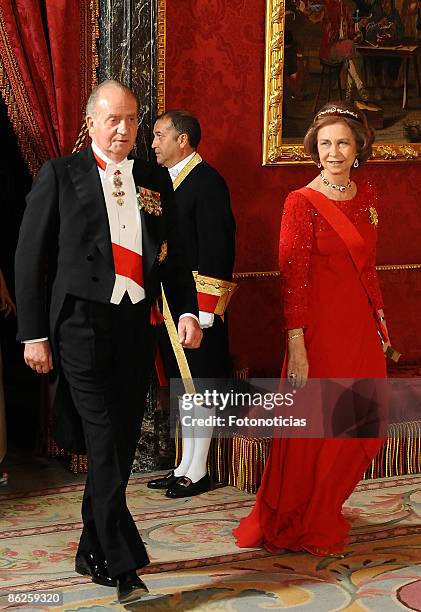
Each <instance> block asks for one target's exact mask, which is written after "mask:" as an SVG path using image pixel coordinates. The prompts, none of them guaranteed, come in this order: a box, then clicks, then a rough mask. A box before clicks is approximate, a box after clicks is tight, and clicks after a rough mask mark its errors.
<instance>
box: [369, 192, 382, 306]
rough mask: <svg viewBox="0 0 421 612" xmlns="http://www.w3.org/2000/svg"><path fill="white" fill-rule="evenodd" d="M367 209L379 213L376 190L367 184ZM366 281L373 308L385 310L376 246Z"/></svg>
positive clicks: (371, 255)
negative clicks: (377, 265)
mask: <svg viewBox="0 0 421 612" xmlns="http://www.w3.org/2000/svg"><path fill="white" fill-rule="evenodd" d="M367 207H368V208H369V209H371V208H374V209H375V210H376V216H377V211H378V196H377V190H376V188H375V187H374V186H373V185H372V184H371V183H368V184H367ZM366 279H367V288H368V291H369V293H370V299H371V303H372V304H373V307H374V308H375V309H376V310H378V309H379V308H383V298H382V293H381V290H380V285H379V279H378V276H377V271H376V245H375V244H374V246H373V248H372V251H371V253H370V255H369V258H368V262H367V267H366Z"/></svg>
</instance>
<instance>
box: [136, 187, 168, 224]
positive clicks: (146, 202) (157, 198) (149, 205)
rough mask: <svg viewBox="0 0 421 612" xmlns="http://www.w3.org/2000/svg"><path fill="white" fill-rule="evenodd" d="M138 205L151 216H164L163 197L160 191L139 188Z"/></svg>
mask: <svg viewBox="0 0 421 612" xmlns="http://www.w3.org/2000/svg"><path fill="white" fill-rule="evenodd" d="M137 189H138V192H137V204H138V206H139V209H140V210H142V209H143V210H144V211H145V212H147V213H149V214H150V215H156V216H157V217H159V216H160V215H162V208H161V195H160V193H159V192H158V191H152V189H146V187H138V188H137Z"/></svg>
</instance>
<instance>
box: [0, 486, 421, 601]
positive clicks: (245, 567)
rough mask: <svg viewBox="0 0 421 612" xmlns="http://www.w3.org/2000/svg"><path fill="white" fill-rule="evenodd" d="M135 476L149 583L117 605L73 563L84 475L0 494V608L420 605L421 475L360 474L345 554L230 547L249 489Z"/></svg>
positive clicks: (132, 500)
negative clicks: (26, 599)
mask: <svg viewBox="0 0 421 612" xmlns="http://www.w3.org/2000/svg"><path fill="white" fill-rule="evenodd" d="M148 478H150V475H149V476H148V477H146V476H141V477H134V478H132V479H131V481H130V484H129V488H128V499H129V505H130V508H131V511H132V513H133V515H134V516H135V518H136V521H137V523H138V525H139V528H140V530H141V533H142V537H143V538H144V540H145V543H146V544H147V547H148V551H149V554H150V557H151V561H152V563H151V565H150V566H148V568H146V570H145V573H144V574H143V575H144V580H145V583H146V584H147V586H148V588H149V590H150V594H149V595H147V596H145V597H144V598H143V599H142V600H141V601H139V602H137V603H135V604H130V605H126V606H125V607H123V606H121V605H119V604H118V602H116V600H115V591H114V589H109V588H107V587H99V586H96V585H93V584H92V583H91V582H89V581H88V580H87V579H85V578H83V577H82V576H79V575H77V574H75V573H74V572H73V558H74V553H75V549H76V546H77V540H78V536H79V531H80V528H81V524H80V515H79V512H80V501H81V496H82V488H83V487H82V485H81V484H78V485H70V486H65V487H61V488H55V489H47V490H43V491H32V492H26V493H24V494H19V493H16V494H9V495H7V494H6V495H1V496H0V608H2V609H13V610H63V611H64V610H66V611H81V610H84V611H89V612H105V611H106V610H124V609H126V610H147V611H149V610H163V611H165V610H188V611H193V610H212V611H222V610H224V611H225V610H232V611H234V610H235V611H237V610H242V611H243V610H250V611H252V610H259V609H266V610H267V609H270V610H281V609H282V610H284V609H288V608H292V609H294V610H308V612H319V611H320V612H329V611H330V610H332V611H333V610H347V611H348V612H362V611H367V610H368V611H373V612H377V611H381V612H389V611H391V610H418V611H421V475H419V476H408V477H396V478H391V479H379V480H375V481H364V482H361V483H360V485H359V486H358V488H357V490H356V491H355V492H354V494H353V495H352V496H351V498H350V499H349V500H348V502H347V505H346V509H345V512H346V515H347V516H348V517H349V518H350V519H351V520H352V523H353V529H352V541H351V544H350V545H349V546H348V547H347V548H346V551H345V556H344V557H343V558H339V557H334V558H332V557H326V558H317V557H312V556H311V555H308V554H304V553H303V554H301V553H285V554H279V555H276V556H270V555H269V554H268V553H266V552H265V551H263V550H244V549H243V550H240V549H238V548H236V546H235V544H234V540H233V537H232V535H231V530H232V529H233V527H235V526H236V525H237V523H238V520H239V519H240V518H241V517H242V516H244V515H246V514H247V513H248V512H249V509H250V507H251V506H252V504H253V499H254V497H253V496H252V495H249V494H247V493H243V492H240V491H237V490H236V489H233V488H231V487H222V488H219V489H216V490H214V491H211V492H209V493H207V494H204V495H201V496H198V497H195V498H192V499H181V500H169V499H167V498H166V497H164V496H163V493H162V492H159V491H150V490H149V489H147V488H146V486H145V482H146V480H148ZM46 589H49V590H54V591H56V592H60V593H62V594H63V597H64V604H63V605H60V606H56V607H54V606H50V607H42V606H38V607H31V606H30V605H27V606H25V605H22V604H20V605H16V604H12V603H9V602H8V601H7V594H8V593H19V592H31V593H36V592H40V591H41V590H46Z"/></svg>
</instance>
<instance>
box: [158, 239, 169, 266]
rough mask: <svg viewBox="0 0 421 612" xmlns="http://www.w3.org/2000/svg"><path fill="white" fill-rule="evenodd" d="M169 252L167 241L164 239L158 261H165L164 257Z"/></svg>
mask: <svg viewBox="0 0 421 612" xmlns="http://www.w3.org/2000/svg"><path fill="white" fill-rule="evenodd" d="M167 253H168V245H167V241H166V240H164V242H163V243H162V244H161V250H160V251H159V255H158V263H160V264H161V263H162V262H163V261H164V259H165V258H166V256H167Z"/></svg>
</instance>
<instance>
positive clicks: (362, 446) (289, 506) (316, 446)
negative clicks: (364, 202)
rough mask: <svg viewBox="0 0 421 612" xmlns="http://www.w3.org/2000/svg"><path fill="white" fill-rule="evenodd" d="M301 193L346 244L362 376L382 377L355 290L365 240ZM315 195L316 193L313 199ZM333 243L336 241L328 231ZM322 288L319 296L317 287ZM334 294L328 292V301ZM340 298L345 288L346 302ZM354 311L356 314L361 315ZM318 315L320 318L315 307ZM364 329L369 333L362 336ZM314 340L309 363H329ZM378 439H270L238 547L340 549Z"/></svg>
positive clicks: (373, 336) (376, 345)
mask: <svg viewBox="0 0 421 612" xmlns="http://www.w3.org/2000/svg"><path fill="white" fill-rule="evenodd" d="M300 192H301V193H302V195H303V196H304V197H305V198H306V199H307V200H308V201H310V202H311V204H312V205H313V206H314V207H315V208H316V210H317V211H318V212H320V214H321V215H323V216H324V217H325V219H326V220H327V221H328V223H329V225H330V226H331V228H332V230H334V231H333V232H331V233H332V234H335V235H336V236H340V238H341V239H342V241H343V243H344V244H345V245H346V249H347V251H348V255H349V256H350V257H351V259H352V261H353V262H354V264H355V265H352V264H349V265H348V267H346V266H345V268H344V269H345V271H346V273H347V274H349V284H350V287H352V288H353V290H355V291H358V287H360V289H359V294H358V295H357V297H358V300H359V301H358V308H359V309H360V311H361V316H362V319H361V327H362V328H364V333H363V340H362V341H363V342H366V346H364V345H362V346H361V350H362V351H363V352H367V353H368V354H369V355H373V358H374V359H375V360H376V363H377V365H376V364H375V365H374V367H373V370H372V371H371V369H370V368H368V369H369V370H370V373H367V376H375V377H379V378H380V377H385V367H384V357H383V355H382V352H381V347H380V342H379V339H378V337H377V333H376V330H375V323H374V320H373V319H372V317H371V306H370V303H369V301H368V300H367V295H366V288H364V289H365V290H364V291H362V290H361V283H362V282H363V281H362V280H361V276H362V273H363V270H364V266H365V263H366V261H367V259H368V255H367V248H366V245H365V241H364V239H363V238H362V236H361V234H360V233H359V231H358V230H357V228H356V227H355V226H354V225H353V223H352V222H351V221H350V220H349V219H348V218H347V217H346V215H345V214H344V213H343V212H342V211H341V210H339V209H338V208H336V207H335V206H334V205H332V203H331V202H330V201H329V200H328V198H325V197H324V196H322V194H319V193H318V192H315V191H313V190H309V189H303V190H300ZM313 194H314V195H315V197H316V198H317V200H318V202H317V204H319V203H320V201H321V200H322V198H324V199H325V202H323V201H322V203H321V205H320V206H319V205H315V203H314V199H313ZM319 195H321V196H322V198H319V197H318V196H319ZM324 204H327V206H328V210H327V212H326V214H324V213H325V211H326V205H324ZM332 211H333V212H332ZM329 213H331V214H329ZM329 231H330V230H329ZM333 240H337V239H335V238H334V236H333V237H332V241H333ZM335 248H337V247H335ZM351 251H352V252H351ZM353 255H354V256H355V261H354V256H353ZM346 256H347V254H346V251H344V254H343V259H344V261H345V260H346ZM315 261H316V263H315V264H314V265H315V266H316V273H317V274H319V272H320V270H321V268H320V265H322V266H323V265H325V264H323V263H322V264H320V263H319V262H320V261H323V260H322V258H321V257H320V256H319V258H317V257H316V258H315ZM345 264H346V261H345ZM327 265H329V264H327ZM317 266H318V268H317ZM356 277H358V278H359V280H357V278H356ZM316 279H318V280H320V282H321V283H322V282H323V278H321V279H319V277H318V276H316ZM342 284H343V283H342ZM325 290H326V292H329V291H331V292H335V291H337V290H338V287H331V288H329V287H326V288H325ZM321 293H322V294H323V291H321ZM364 296H365V297H364ZM334 297H335V296H334V295H333V293H332V298H334ZM346 298H347V294H346V293H345V295H344V300H345V299H346ZM364 302H365V305H364ZM358 308H357V314H356V316H359V314H358V312H360V311H358ZM361 308H362V310H361ZM351 311H352V309H351ZM317 316H318V317H319V319H318V320H319V321H320V316H321V315H320V313H319V312H317ZM326 318H327V315H325V318H324V320H323V324H324V325H325V330H326V329H327V330H329V322H327V323H326ZM367 329H368V331H369V332H370V333H369V334H366V333H365V331H366V330H367ZM310 333H311V334H313V330H310V329H308V330H307V331H306V342H307V334H309V335H310ZM334 333H335V332H332V334H334ZM347 333H348V334H349V336H350V337H349V338H348V337H347ZM326 334H327V335H328V334H329V331H327V332H324V333H323V334H319V337H320V336H321V337H322V338H323V339H325V338H326ZM315 335H316V334H313V336H315ZM343 336H344V338H339V337H338V340H337V341H338V342H344V343H345V344H346V343H347V342H352V341H353V340H354V338H353V337H352V331H349V332H348V330H346V329H345V330H343ZM329 340H331V338H329ZM317 342H318V344H317ZM317 342H316V343H315V345H314V346H313V347H312V348H311V349H310V351H309V362H310V364H311V363H312V362H314V361H317V360H319V361H320V362H323V360H324V359H325V358H327V357H328V359H327V362H328V363H332V360H333V361H335V355H334V356H333V359H332V356H331V355H325V354H324V352H323V350H326V349H324V347H323V346H322V345H321V344H320V341H319V340H317ZM333 345H334V342H333ZM366 349H367V350H366ZM338 354H339V357H338V359H340V351H339V352H338ZM382 360H383V361H382ZM344 367H345V366H344ZM349 368H350V366H349V363H348V362H347V365H346V367H345V370H346V371H347V372H348V371H349ZM316 370H317V368H316ZM363 370H364V367H363V368H362V370H361V369H358V368H356V371H358V375H360V374H361V372H362V371H363ZM317 371H318V373H317V374H316V376H325V377H329V376H332V377H334V376H335V375H334V374H331V373H330V372H328V371H326V372H325V373H324V374H320V371H323V368H319V370H317ZM373 372H374V373H373ZM285 375H286V359H285V363H284V367H283V372H282V376H285ZM383 443H384V440H383V439H368V438H366V439H360V438H326V439H279V438H275V439H274V440H273V442H272V447H271V452H270V456H269V458H268V461H267V464H266V466H265V471H264V475H263V479H262V483H261V486H260V488H259V491H258V494H257V498H256V504H255V506H254V508H253V510H252V512H251V514H250V515H249V516H247V517H246V518H244V519H242V521H241V522H240V526H239V527H238V528H237V529H235V530H234V532H233V533H234V535H235V536H236V539H237V545H238V546H240V547H243V548H244V547H259V546H262V545H263V546H264V547H265V548H266V549H267V550H269V551H270V552H276V551H279V550H280V549H289V550H307V551H309V552H311V553H313V554H318V555H325V554H331V553H339V552H341V551H342V550H343V547H344V545H345V544H346V542H347V540H348V533H349V529H350V524H349V522H348V521H347V520H346V519H345V518H344V517H343V515H342V506H343V504H344V502H345V501H346V499H347V498H348V497H349V495H350V494H351V493H352V491H353V490H354V488H355V486H356V484H357V483H358V481H359V480H360V478H361V477H362V475H363V474H364V471H365V469H366V468H367V467H368V465H369V464H370V462H371V460H372V459H373V457H374V456H375V455H376V454H377V452H378V451H379V449H380V448H381V446H382V445H383Z"/></svg>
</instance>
